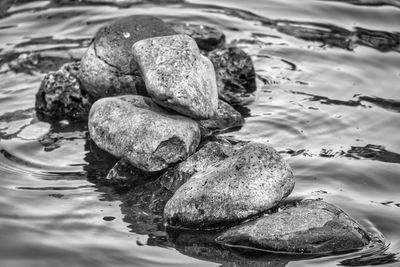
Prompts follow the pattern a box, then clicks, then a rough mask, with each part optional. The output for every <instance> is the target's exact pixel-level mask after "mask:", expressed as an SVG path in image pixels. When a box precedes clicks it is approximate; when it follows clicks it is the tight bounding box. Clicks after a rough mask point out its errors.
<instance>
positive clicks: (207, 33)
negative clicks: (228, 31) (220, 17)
mask: <svg viewBox="0 0 400 267" xmlns="http://www.w3.org/2000/svg"><path fill="white" fill-rule="evenodd" d="M170 25H171V26H172V28H173V29H174V30H175V31H176V32H177V33H180V34H186V35H189V36H190V37H192V38H193V39H194V40H195V41H196V43H197V45H198V47H199V48H200V49H201V50H204V51H211V50H213V49H216V48H219V47H222V46H224V45H225V34H224V33H223V32H221V31H219V30H218V29H216V28H213V27H209V26H206V25H196V24H170Z"/></svg>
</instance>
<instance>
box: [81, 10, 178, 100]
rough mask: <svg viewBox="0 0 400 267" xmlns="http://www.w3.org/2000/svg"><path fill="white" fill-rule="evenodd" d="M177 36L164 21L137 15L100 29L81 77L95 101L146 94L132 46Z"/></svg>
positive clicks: (84, 61)
mask: <svg viewBox="0 0 400 267" xmlns="http://www.w3.org/2000/svg"><path fill="white" fill-rule="evenodd" d="M172 34H175V31H174V30H173V29H172V28H171V27H170V26H168V25H167V24H165V23H164V22H163V21H162V20H160V19H158V18H155V17H151V16H146V15H134V16H129V17H126V18H122V19H118V20H115V21H113V22H111V23H110V24H108V25H106V26H103V27H102V28H100V29H99V31H98V32H97V33H96V35H95V37H94V41H93V43H92V45H91V46H90V47H89V49H88V51H87V52H86V54H85V55H84V57H83V58H82V69H81V74H80V76H79V78H80V80H81V82H82V85H83V87H84V89H85V90H87V91H88V93H89V94H90V95H91V96H92V97H93V98H94V99H99V98H101V97H106V96H113V95H121V94H128V93H129V94H137V93H138V94H145V87H144V84H143V81H142V79H141V77H140V73H139V71H138V69H137V64H136V62H135V60H134V59H133V56H132V53H131V49H132V45H133V44H134V43H135V42H137V41H139V40H142V39H146V38H150V37H155V36H165V35H172Z"/></svg>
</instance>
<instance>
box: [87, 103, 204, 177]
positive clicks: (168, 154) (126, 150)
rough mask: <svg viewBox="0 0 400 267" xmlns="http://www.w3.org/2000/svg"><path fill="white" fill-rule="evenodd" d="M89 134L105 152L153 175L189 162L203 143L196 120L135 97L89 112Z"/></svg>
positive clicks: (100, 105)
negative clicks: (172, 165)
mask: <svg viewBox="0 0 400 267" xmlns="http://www.w3.org/2000/svg"><path fill="white" fill-rule="evenodd" d="M89 133H90V136H91V138H92V139H93V141H94V142H95V143H96V144H97V146H99V147H100V148H101V149H104V150H106V151H107V152H109V153H111V154H113V155H114V156H116V157H120V158H125V159H127V160H129V162H130V163H131V164H132V165H133V166H135V167H137V168H139V169H141V170H144V171H150V172H153V171H159V170H162V169H166V168H167V167H168V166H169V165H170V164H173V163H177V162H180V161H182V160H185V159H186V158H187V157H188V156H190V155H191V154H193V153H194V152H195V151H196V148H197V146H198V145H199V142H200V130H199V126H198V125H197V123H196V122H195V121H193V120H191V119H189V118H186V117H183V116H180V115H176V114H175V113H171V112H169V111H166V110H164V109H162V108H161V107H159V106H158V105H156V104H155V103H154V102H153V101H152V100H151V99H150V98H147V97H143V96H133V95H127V96H120V97H109V98H103V99H100V100H98V101H96V102H95V103H94V104H93V106H92V108H91V110H90V113H89Z"/></svg>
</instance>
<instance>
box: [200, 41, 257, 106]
mask: <svg viewBox="0 0 400 267" xmlns="http://www.w3.org/2000/svg"><path fill="white" fill-rule="evenodd" d="M207 56H208V58H209V59H210V60H211V62H212V63H213V64H214V68H215V73H216V77H217V87H218V94H219V97H220V98H221V99H223V100H225V101H226V102H228V103H239V104H241V103H243V102H244V101H245V100H243V99H246V98H248V94H249V93H252V92H254V91H255V90H256V80H255V71H254V66H253V61H252V60H251V57H250V56H249V55H248V54H246V52H244V51H243V50H242V49H240V48H238V47H223V48H218V49H215V50H213V51H210V52H209V53H208V55H207Z"/></svg>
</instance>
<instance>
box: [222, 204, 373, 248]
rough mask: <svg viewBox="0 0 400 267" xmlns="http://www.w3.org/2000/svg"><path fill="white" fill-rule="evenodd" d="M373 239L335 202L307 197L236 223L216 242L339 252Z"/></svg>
mask: <svg viewBox="0 0 400 267" xmlns="http://www.w3.org/2000/svg"><path fill="white" fill-rule="evenodd" d="M370 240H371V238H370V236H369V235H368V233H367V232H366V231H365V230H363V228H362V227H361V226H360V225H359V224H358V223H357V222H355V221H354V220H353V219H352V218H350V217H349V216H348V215H347V214H346V213H344V212H343V211H342V210H340V209H339V208H337V207H335V206H334V205H332V204H329V203H326V202H324V201H321V200H305V201H301V202H299V203H298V204H297V205H296V206H294V207H287V208H285V209H283V210H282V211H279V212H277V213H273V214H270V215H265V216H263V217H260V218H258V219H255V220H254V221H250V222H247V223H244V224H241V225H238V226H235V227H233V228H231V229H229V230H227V231H226V232H225V233H223V234H222V235H220V236H219V237H218V238H217V239H216V241H217V242H218V243H220V244H223V245H227V246H232V247H235V246H249V247H254V248H257V249H264V250H269V251H276V252H291V253H312V254H321V253H322V254H324V253H337V252H345V251H349V250H355V249H360V248H362V247H364V246H366V245H368V244H369V242H370Z"/></svg>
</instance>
